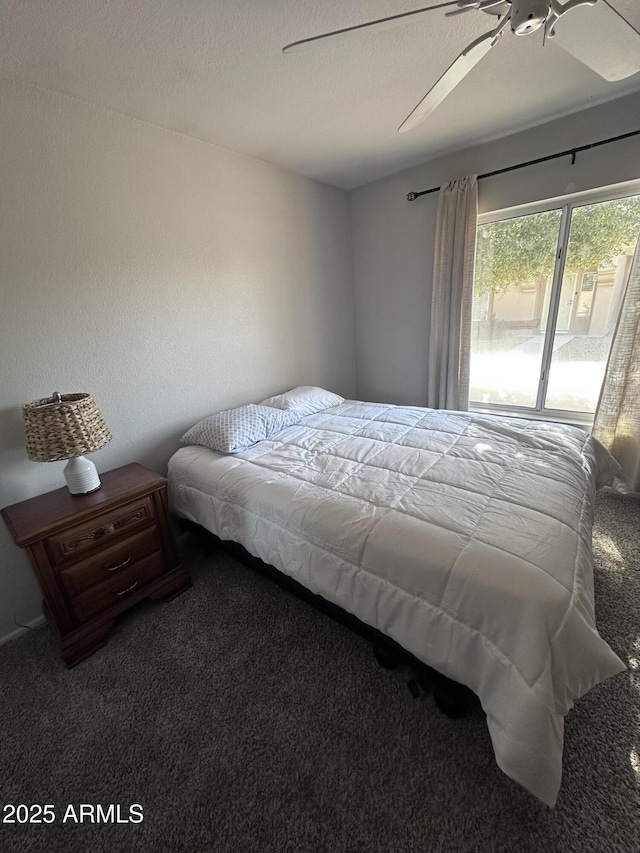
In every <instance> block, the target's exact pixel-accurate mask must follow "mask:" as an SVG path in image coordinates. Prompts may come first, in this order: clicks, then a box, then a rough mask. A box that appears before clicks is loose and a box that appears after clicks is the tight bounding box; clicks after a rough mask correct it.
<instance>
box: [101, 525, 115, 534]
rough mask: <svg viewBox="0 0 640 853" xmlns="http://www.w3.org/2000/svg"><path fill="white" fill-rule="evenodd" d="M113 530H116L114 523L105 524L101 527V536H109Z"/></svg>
mask: <svg viewBox="0 0 640 853" xmlns="http://www.w3.org/2000/svg"><path fill="white" fill-rule="evenodd" d="M115 532H116V526H115V524H105V526H104V527H103V528H102V535H103V536H111V534H112V533H115Z"/></svg>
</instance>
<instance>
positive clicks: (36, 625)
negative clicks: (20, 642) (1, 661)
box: [0, 616, 46, 646]
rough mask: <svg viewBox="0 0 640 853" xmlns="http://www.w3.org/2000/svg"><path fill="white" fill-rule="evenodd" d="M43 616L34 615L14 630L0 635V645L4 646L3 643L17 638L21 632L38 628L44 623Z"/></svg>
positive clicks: (24, 632)
mask: <svg viewBox="0 0 640 853" xmlns="http://www.w3.org/2000/svg"><path fill="white" fill-rule="evenodd" d="M45 621H46V620H45V618H44V616H36V618H35V619H32V620H31V622H27V623H26V624H25V625H21V626H20V627H18V628H16V630H15V631H12V632H11V633H10V634H6V635H5V636H4V637H0V646H4V644H5V643H10V642H11V641H12V640H17V639H18V637H21V636H22V635H23V634H26V633H27V631H29V630H34V629H35V628H40V627H41V626H42V625H44V623H45Z"/></svg>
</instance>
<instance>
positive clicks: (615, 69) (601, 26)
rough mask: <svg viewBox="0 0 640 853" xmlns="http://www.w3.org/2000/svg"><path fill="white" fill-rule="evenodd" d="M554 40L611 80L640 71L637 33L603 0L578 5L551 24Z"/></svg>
mask: <svg viewBox="0 0 640 853" xmlns="http://www.w3.org/2000/svg"><path fill="white" fill-rule="evenodd" d="M554 33H555V34H554V37H553V41H554V42H555V44H557V45H558V46H559V47H561V48H562V49H563V50H566V52H567V53H570V54H571V56H573V57H575V58H576V59H578V60H579V61H580V62H582V63H583V64H584V65H586V66H587V67H588V68H591V70H592V71H595V72H596V74H599V75H600V76H601V77H604V79H605V80H609V81H611V82H613V81H615V80H624V79H625V77H631V75H632V74H637V73H638V71H640V33H637V32H636V30H634V28H633V27H632V26H631V24H629V23H627V21H626V20H625V19H624V18H623V17H622V15H620V14H619V13H618V12H616V10H615V9H614V8H613V7H612V6H610V5H609V4H608V3H606V2H605V0H598V2H596V4H595V5H594V6H578V7H576V8H575V9H571V10H568V11H567V12H566V13H565V14H564V15H562V16H561V17H560V18H559V20H558V21H556V23H555V26H554Z"/></svg>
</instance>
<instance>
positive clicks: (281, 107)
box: [0, 0, 640, 188]
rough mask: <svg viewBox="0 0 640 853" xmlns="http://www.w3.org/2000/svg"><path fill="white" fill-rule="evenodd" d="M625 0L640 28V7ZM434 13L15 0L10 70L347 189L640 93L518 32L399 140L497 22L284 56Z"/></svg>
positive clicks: (408, 1)
mask: <svg viewBox="0 0 640 853" xmlns="http://www.w3.org/2000/svg"><path fill="white" fill-rule="evenodd" d="M433 2H435V0H431V3H433ZM610 2H611V4H612V5H614V6H615V8H616V9H618V10H619V11H620V12H621V13H622V14H624V15H625V17H626V18H627V20H629V21H630V22H631V23H632V24H633V25H634V26H635V27H636V29H638V30H640V2H638V0H610ZM428 3H429V0H366V2H365V1H364V0H322V2H319V0H226V2H224V1H223V0H21V2H16V0H0V73H1V74H5V75H7V76H10V77H13V78H16V79H20V80H26V81H28V82H31V83H36V84H39V85H41V86H45V87H47V88H49V89H52V90H54V91H57V92H62V93H64V94H67V95H72V96H75V97H77V98H80V99H82V100H84V101H89V102H91V103H93V104H97V105H99V106H103V107H107V108H110V109H112V110H116V111H118V112H120V113H124V114H125V115H128V116H133V117H136V118H139V119H142V120H144V121H148V122H151V123H153V124H157V125H160V126H162V127H166V128H170V129H173V130H176V131H179V132H181V133H185V134H188V135H190V136H194V137H196V138H198V139H203V140H206V141H209V142H213V143H215V144H217V145H222V146H225V147H227V148H231V149H234V150H236V151H240V152H243V153H245V154H249V155H252V156H255V157H259V158H261V159H263V160H268V161H271V162H273V163H276V164H278V165H281V166H284V167H285V168H288V169H292V170H294V171H296V172H300V173H302V174H304V175H308V176H310V177H313V178H318V179H320V180H323V181H326V182H328V183H331V184H335V185H337V186H341V187H345V188H351V187H354V186H358V185H359V184H362V183H366V182H367V181H370V180H373V179H375V178H377V177H380V176H382V175H385V174H388V173H391V172H394V171H397V170H399V169H402V168H405V167H407V166H411V165H415V164H417V163H420V162H423V161H425V160H427V159H430V158H431V157H434V156H437V155H439V154H442V153H444V152H446V151H448V150H452V149H454V148H457V149H459V148H463V147H466V146H468V145H473V144H476V143H479V142H483V141H486V140H488V139H492V138H495V137H497V136H502V135H505V134H507V133H512V132H514V131H517V130H519V129H523V128H524V127H527V126H531V125H534V124H539V123H541V122H544V121H548V120H549V119H551V118H555V117H557V116H561V115H565V114H567V113H570V112H575V111H576V110H579V109H583V108H586V107H589V106H591V105H593V104H595V103H599V102H602V101H606V100H610V99H612V98H617V97H620V96H621V95H624V94H627V93H628V92H632V91H637V90H640V74H636V75H634V76H633V77H631V78H629V79H627V80H624V81H621V82H620V83H607V82H605V81H604V80H602V79H601V78H600V77H598V76H597V75H596V74H595V73H594V72H592V71H590V70H589V69H588V68H586V67H584V66H582V65H581V64H580V63H579V62H577V61H576V60H575V59H573V58H572V57H570V56H568V55H567V54H565V53H564V52H562V51H561V50H560V49H558V48H557V47H556V46H554V45H553V43H549V44H548V45H547V46H546V47H543V45H542V38H541V34H540V33H536V34H534V35H530V36H526V37H521V38H516V37H515V36H513V35H512V34H511V33H506V34H505V36H504V37H503V39H502V40H501V42H500V43H499V44H498V45H497V47H496V48H495V49H494V50H493V51H491V52H490V53H489V55H488V56H487V57H485V59H483V60H482V62H481V63H480V65H479V66H478V67H477V68H476V69H475V70H474V71H473V72H472V74H471V75H470V77H468V78H466V79H465V80H464V81H463V83H462V84H461V85H460V86H459V87H458V88H457V89H456V90H455V91H454V93H453V94H452V95H451V96H450V97H449V98H448V99H447V100H446V101H445V102H444V103H443V104H442V105H441V106H440V107H439V108H438V109H437V110H436V111H435V112H434V113H433V115H432V116H431V117H430V118H429V119H428V120H427V121H426V122H425V123H424V124H422V125H421V126H420V127H419V128H417V129H416V130H414V131H412V132H410V133H406V134H398V133H397V132H396V128H397V127H398V125H399V124H400V122H401V121H402V120H403V119H404V118H405V117H406V115H407V114H408V113H409V112H410V111H411V109H412V108H413V107H414V106H415V104H416V103H417V102H418V101H419V100H420V99H421V98H422V96H423V95H424V94H425V93H426V91H427V90H428V89H429V88H430V87H431V85H432V84H433V83H434V82H435V81H436V80H437V78H438V77H439V76H440V74H441V73H442V72H443V71H444V70H445V69H446V68H447V66H448V65H449V64H450V63H451V62H452V61H453V59H454V58H455V57H456V56H457V55H458V53H459V52H460V51H461V50H462V48H463V47H465V45H466V44H467V43H468V42H470V41H471V40H472V39H474V38H476V37H477V36H478V35H480V34H481V33H483V32H486V31H487V30H488V29H490V28H491V27H492V26H493V25H494V22H495V18H493V17H489V16H488V15H486V14H485V13H482V12H476V11H474V12H469V13H467V14H464V15H459V16H456V17H453V18H445V16H444V11H433V12H431V13H430V14H428V15H425V16H422V17H421V18H420V20H418V21H413V22H412V23H409V24H406V25H404V26H398V27H395V28H393V29H385V30H382V31H378V32H374V33H371V32H369V33H367V32H364V33H361V34H359V35H357V36H353V37H352V38H351V39H349V40H348V41H343V40H339V42H336V43H334V44H325V45H324V46H323V47H322V48H321V49H320V48H316V49H313V50H309V51H306V52H300V53H294V54H291V55H286V56H285V55H283V54H282V53H281V48H282V47H283V45H285V44H287V43H289V42H292V41H296V40H298V39H301V38H305V37H308V36H312V35H317V34H318V33H322V32H326V31H327V30H334V29H338V28H341V27H348V26H351V25H353V24H357V23H362V22H364V21H367V20H373V19H376V18H380V17H383V16H386V15H391V14H397V13H399V12H403V11H409V10H412V9H417V8H420V7H421V6H423V5H428ZM596 136H597V134H596Z"/></svg>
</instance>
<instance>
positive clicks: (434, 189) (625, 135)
mask: <svg viewBox="0 0 640 853" xmlns="http://www.w3.org/2000/svg"><path fill="white" fill-rule="evenodd" d="M639 134H640V130H632V131H631V132H630V133H622V134H621V135H620V136H611V137H609V139H602V140H601V141H600V142H592V143H591V144H590V145H579V146H578V147H577V148H567V150H566V151H559V152H558V153H557V154H549V155H548V156H547V157H538V159H537V160H527V162H526V163H518V164H517V165H515V166H507V167H506V168H504V169H496V170H495V172H485V173H484V175H478V180H479V181H480V180H481V179H482V178H493V176H494V175H504V174H505V172H514V171H515V170H516V169H524V168H525V167H526V166H535V165H536V164H537V163H546V162H547V161H548V160H557V159H558V157H569V155H570V156H571V165H572V166H573V164H574V163H575V162H576V154H579V153H580V152H581V151H588V150H589V149H590V148H598V147H599V146H600V145H609V143H610V142H619V141H620V140H621V139H628V138H629V137H630V136H638V135H639ZM439 189H440V187H431V189H430V190H422V192H417V193H415V192H412V193H407V201H415V200H416V199H417V198H420V196H421V195H430V194H431V193H437V192H438V190H439Z"/></svg>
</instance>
